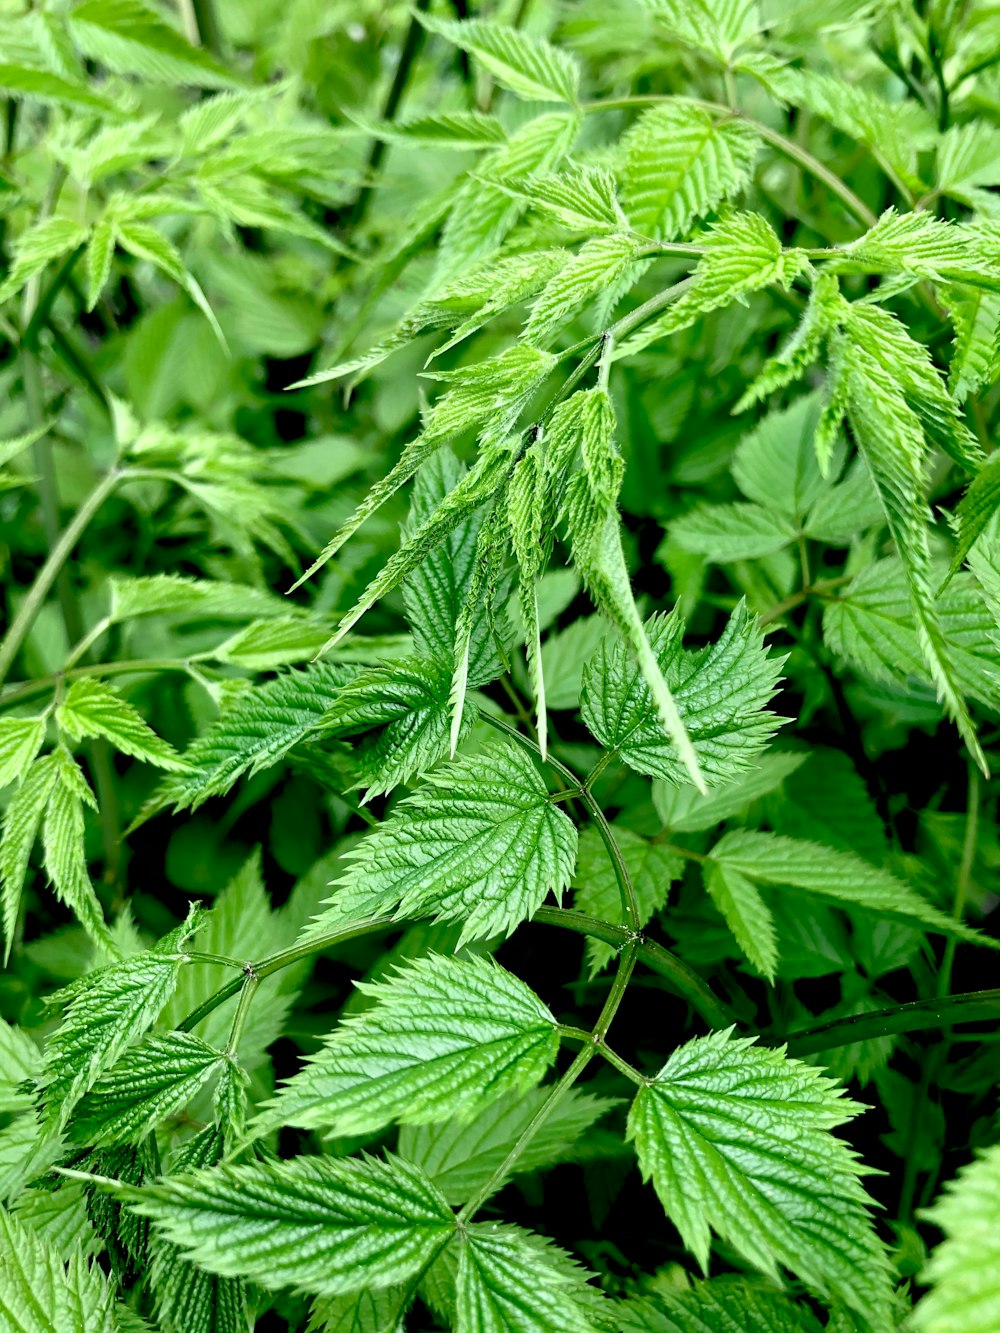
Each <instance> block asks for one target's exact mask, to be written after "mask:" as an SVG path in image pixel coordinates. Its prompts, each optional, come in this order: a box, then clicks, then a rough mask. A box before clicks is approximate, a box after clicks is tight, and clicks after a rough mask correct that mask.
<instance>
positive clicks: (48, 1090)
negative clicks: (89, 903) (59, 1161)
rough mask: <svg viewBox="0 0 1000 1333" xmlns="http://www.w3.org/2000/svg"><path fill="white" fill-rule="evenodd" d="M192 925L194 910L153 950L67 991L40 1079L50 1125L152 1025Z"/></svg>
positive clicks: (181, 958) (64, 1118) (170, 987)
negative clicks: (64, 1010)
mask: <svg viewBox="0 0 1000 1333" xmlns="http://www.w3.org/2000/svg"><path fill="white" fill-rule="evenodd" d="M196 923H197V915H196V910H194V909H192V911H191V912H190V913H189V914H188V918H187V920H186V921H185V922H183V924H181V925H179V926H178V927H177V928H176V929H175V930H172V931H171V932H170V934H169V935H165V936H164V937H163V939H161V940H160V941H159V942H158V943H157V944H155V945H154V946H153V948H152V949H148V950H147V951H146V952H145V953H140V954H136V955H135V956H134V957H132V958H127V959H125V961H124V962H121V963H115V964H113V965H112V966H110V967H105V968H102V969H101V970H100V971H98V972H92V973H90V974H89V975H88V976H87V978H86V982H85V984H84V985H83V986H81V987H77V988H76V989H73V990H70V992H69V993H68V1006H67V1008H66V1012H65V1015H64V1017H63V1021H62V1023H61V1024H60V1026H59V1027H58V1028H57V1029H56V1031H55V1032H54V1033H53V1034H52V1037H51V1038H50V1039H49V1044H48V1048H47V1051H46V1063H45V1069H44V1071H43V1073H42V1077H41V1080H40V1081H41V1087H42V1098H43V1101H44V1104H45V1111H46V1117H47V1120H48V1123H49V1124H50V1125H56V1124H58V1125H64V1124H65V1123H66V1121H67V1120H68V1118H69V1116H70V1114H71V1113H72V1111H73V1109H74V1108H75V1106H76V1104H77V1103H78V1102H79V1100H80V1098H81V1097H82V1096H83V1095H84V1094H85V1093H87V1092H89V1091H90V1089H91V1088H92V1087H93V1086H94V1084H95V1083H96V1082H97V1080H98V1079H99V1078H100V1077H101V1075H102V1074H103V1073H104V1071H105V1070H106V1069H110V1068H111V1066H112V1065H113V1064H114V1063H115V1062H116V1060H117V1059H118V1058H119V1056H121V1054H122V1053H123V1051H124V1050H125V1048H126V1047H127V1046H128V1045H129V1044H130V1043H131V1042H133V1041H135V1040H136V1039H137V1038H138V1037H141V1036H142V1034H143V1033H144V1032H145V1031H146V1029H147V1028H149V1027H150V1026H151V1024H153V1023H154V1022H155V1021H156V1019H157V1016H158V1015H159V1013H160V1010H161V1009H162V1008H163V1006H164V1005H165V1004H166V1003H167V1001H168V1000H169V998H170V996H171V993H172V992H173V989H174V986H175V985H176V983H177V974H178V972H179V971H180V968H181V966H182V965H183V964H184V962H185V960H186V955H185V953H184V952H183V948H184V944H185V942H186V941H187V940H188V938H189V937H190V936H191V934H192V933H193V932H194V930H195V929H196Z"/></svg>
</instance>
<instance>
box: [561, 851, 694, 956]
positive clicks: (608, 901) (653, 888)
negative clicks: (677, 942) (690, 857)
mask: <svg viewBox="0 0 1000 1333" xmlns="http://www.w3.org/2000/svg"><path fill="white" fill-rule="evenodd" d="M612 831H613V832H614V836H615V841H616V842H617V844H618V848H619V850H620V851H621V854H622V857H623V859H624V861H625V865H626V867H627V869H628V872H629V876H630V878H631V880H632V887H633V889H634V890H635V896H636V901H637V903H638V906H639V915H638V918H637V919H636V920H635V921H634V922H629V923H628V924H629V925H630V926H632V927H633V928H634V929H637V930H641V929H642V927H643V926H645V925H646V923H647V922H648V921H649V920H650V918H651V917H652V916H653V913H654V912H658V911H659V910H660V908H661V907H663V906H664V905H665V903H666V901H667V895H668V894H669V892H670V886H671V885H672V884H673V883H674V882H675V881H676V880H679V879H680V877H681V875H682V873H683V870H684V862H683V861H682V860H681V858H680V857H679V856H678V855H677V853H676V852H672V851H670V850H669V849H668V848H665V847H662V846H660V844H659V843H655V842H651V841H650V840H649V839H648V838H643V837H642V836H641V835H640V834H638V833H634V832H633V831H632V830H631V829H628V828H625V827H623V826H619V825H613V826H612ZM573 902H574V905H575V906H576V907H577V908H578V909H579V910H580V911H581V912H585V913H586V914H587V915H588V916H593V917H596V918H597V919H598V920H599V921H610V922H612V923H614V924H616V925H624V924H625V921H626V918H625V911H624V907H623V904H622V897H621V890H620V888H619V887H618V880H617V878H616V876H615V870H614V866H613V865H612V863H611V858H610V856H609V855H608V850H607V848H606V847H605V845H604V842H603V840H602V838H601V836H600V834H599V833H598V831H597V829H596V828H594V827H593V826H592V825H588V826H587V828H585V829H584V830H583V833H582V834H581V835H580V850H579V855H578V856H577V862H576V872H575V874H574V876H573ZM614 956H615V951H614V949H613V948H612V946H611V945H610V944H605V943H604V942H603V941H602V940H588V941H587V959H588V964H589V968H590V975H591V976H594V975H595V974H596V973H597V972H599V971H600V970H601V969H602V968H603V967H606V966H607V965H608V963H610V961H611V959H612V958H613V957H614Z"/></svg>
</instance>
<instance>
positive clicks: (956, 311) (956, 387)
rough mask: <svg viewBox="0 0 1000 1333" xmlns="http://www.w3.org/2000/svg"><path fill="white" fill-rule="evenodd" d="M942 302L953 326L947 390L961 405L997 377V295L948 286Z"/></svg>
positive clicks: (999, 318) (999, 355)
mask: <svg viewBox="0 0 1000 1333" xmlns="http://www.w3.org/2000/svg"><path fill="white" fill-rule="evenodd" d="M941 299H942V301H943V302H944V305H945V307H946V308H947V310H948V314H949V315H950V316H951V322H952V324H954V326H955V346H954V350H953V352H952V354H951V364H950V366H949V375H948V388H949V389H950V390H951V392H952V394H953V395H954V397H955V398H956V399H958V401H959V402H961V401H962V400H963V399H965V398H968V397H969V395H970V394H973V393H975V392H976V391H977V390H978V389H981V388H983V386H984V385H987V384H991V383H992V382H993V381H994V380H995V379H996V378H997V375H998V374H1000V295H998V294H997V293H996V292H987V291H983V290H982V289H980V288H971V287H958V286H947V287H945V289H944V291H943V292H942V296H941Z"/></svg>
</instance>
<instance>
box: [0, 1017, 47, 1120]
mask: <svg viewBox="0 0 1000 1333" xmlns="http://www.w3.org/2000/svg"><path fill="white" fill-rule="evenodd" d="M41 1065H42V1053H41V1051H40V1050H39V1049H38V1047H37V1046H36V1045H35V1043H34V1042H33V1041H32V1039H31V1038H30V1037H29V1036H28V1034H27V1033H26V1032H22V1031H21V1029H20V1028H18V1027H14V1026H13V1025H12V1024H10V1023H5V1022H4V1021H3V1020H2V1019H0V1114H3V1115H9V1114H11V1113H13V1112H15V1111H25V1110H27V1109H28V1108H29V1107H30V1106H31V1103H32V1096H31V1092H30V1091H25V1089H24V1088H23V1087H22V1084H25V1083H28V1082H29V1081H30V1080H33V1079H34V1078H35V1076H36V1075H37V1074H38V1071H39V1069H40V1068H41Z"/></svg>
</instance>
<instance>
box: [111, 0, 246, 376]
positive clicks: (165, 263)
mask: <svg viewBox="0 0 1000 1333" xmlns="http://www.w3.org/2000/svg"><path fill="white" fill-rule="evenodd" d="M102 2H103V0H98V3H102ZM114 2H115V3H117V0H114ZM125 3H131V0H125ZM117 236H118V241H119V243H120V244H121V246H122V247H123V248H124V249H125V250H127V251H128V252H129V254H130V255H135V257H136V259H145V260H147V261H148V262H149V263H150V264H152V265H153V267H154V268H158V269H159V270H160V272H161V273H165V274H166V275H167V277H168V278H170V279H172V280H173V281H174V282H176V283H177V285H178V287H180V288H181V289H182V290H183V291H185V292H187V294H188V296H190V298H191V300H192V301H193V302H194V304H195V305H196V306H197V307H198V309H199V310H200V311H201V313H202V314H203V315H204V316H205V318H206V319H207V320H208V323H209V326H210V327H211V330H212V332H213V333H214V334H215V336H216V338H217V339H218V341H219V345H220V346H221V348H222V350H223V351H224V352H225V353H226V354H227V355H228V352H229V346H228V344H227V342H226V338H225V334H224V333H223V332H222V329H221V328H220V327H219V321H218V320H217V319H216V317H215V311H214V310H213V309H212V307H211V306H210V305H209V304H208V298H207V297H206V295H205V293H204V292H203V291H202V289H201V287H200V285H199V284H198V282H197V280H196V279H195V278H194V276H193V275H192V274H191V273H189V272H188V270H187V269H186V268H185V266H184V260H183V258H182V256H181V253H180V251H179V250H178V249H177V247H176V246H175V245H174V244H173V242H172V241H169V240H167V238H166V237H165V236H163V235H162V234H161V233H160V232H158V231H157V230H156V228H155V227H151V226H150V225H149V224H148V223H146V222H123V223H121V224H120V225H119V227H118V228H117Z"/></svg>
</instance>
